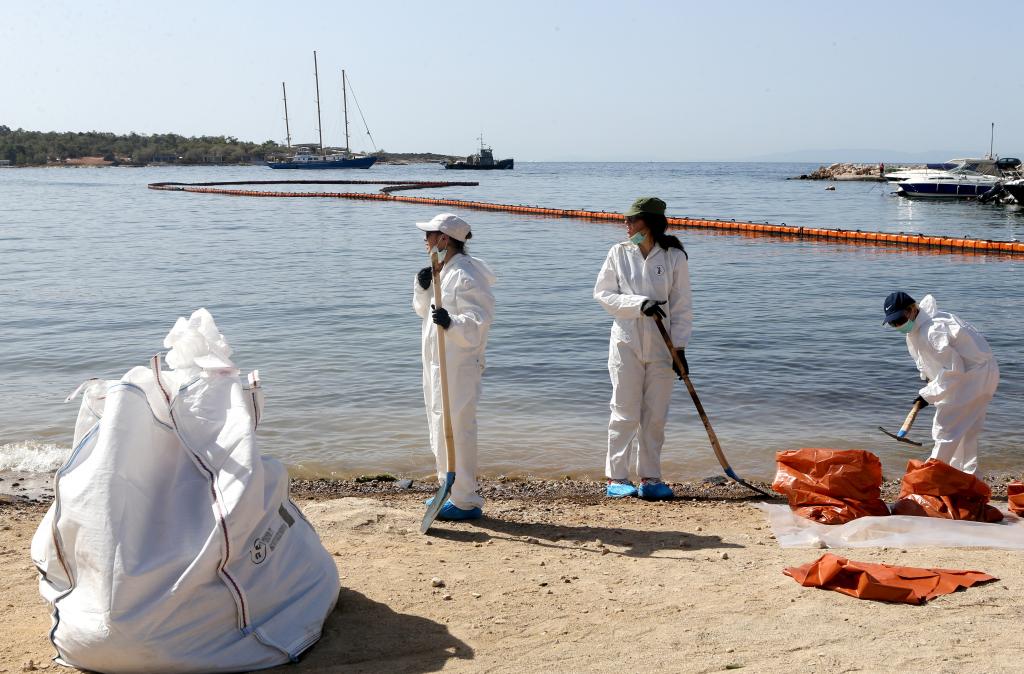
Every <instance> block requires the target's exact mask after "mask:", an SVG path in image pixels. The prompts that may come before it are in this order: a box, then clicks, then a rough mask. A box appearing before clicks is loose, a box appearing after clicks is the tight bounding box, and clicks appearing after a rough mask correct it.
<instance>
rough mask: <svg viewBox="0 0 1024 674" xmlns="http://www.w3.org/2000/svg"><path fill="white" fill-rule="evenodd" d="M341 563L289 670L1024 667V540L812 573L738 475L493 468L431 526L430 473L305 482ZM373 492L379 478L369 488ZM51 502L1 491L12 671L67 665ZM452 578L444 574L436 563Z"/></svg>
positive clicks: (3, 625)
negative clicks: (472, 508)
mask: <svg viewBox="0 0 1024 674" xmlns="http://www.w3.org/2000/svg"><path fill="white" fill-rule="evenodd" d="M293 491H294V492H295V497H296V502H297V503H298V504H299V505H300V506H301V507H302V509H303V511H304V512H305V513H306V514H307V516H308V517H309V518H310V520H311V521H312V522H313V524H314V525H315V526H316V527H317V530H318V531H319V533H320V535H321V537H322V539H323V541H324V544H325V546H326V547H327V549H328V550H329V551H331V552H332V553H333V554H334V556H335V559H336V560H337V564H338V571H339V574H340V576H341V583H342V592H341V597H340V601H339V603H338V607H337V609H336V610H335V611H334V613H333V615H332V616H331V617H330V618H329V619H328V621H327V624H326V629H325V633H324V637H323V639H322V640H321V641H320V643H319V644H317V646H316V647H314V648H313V649H312V650H311V651H310V652H309V653H308V654H307V655H306V656H305V658H304V659H303V660H302V661H301V662H300V663H299V664H298V665H294V666H287V667H282V668H279V669H278V670H273V671H281V672H328V671H351V672H397V671H402V672H432V671H452V672H498V671H511V670H515V671H541V670H549V671H550V670H552V669H554V670H557V671H595V672H619V671H622V669H623V667H627V668H650V669H654V670H661V671H673V672H719V671H725V670H732V669H743V670H745V671H752V672H793V671H799V672H888V671H906V672H925V671H928V672H961V671H965V670H974V671H983V672H1002V671H1015V669H1014V668H1015V667H1017V666H1018V664H1019V658H1020V655H1019V648H1018V639H1017V638H1016V636H1015V635H1016V634H1017V632H1018V630H1019V616H1020V615H1021V612H1022V610H1024V600H1022V599H1021V595H1022V591H1024V558H1022V557H1021V555H1019V554H1015V553H1009V552H1006V551H999V550H989V549H940V548H918V549H910V550H900V549H861V550H854V551H847V552H846V553H844V552H843V551H841V550H840V551H837V552H838V553H839V554H845V555H846V556H849V557H851V558H853V559H858V560H863V561H870V562H886V563H893V564H902V565H909V566H923V567H945V568H963V569H976V570H981V571H985V572H987V573H990V574H992V575H995V576H998V577H999V579H1000V580H999V581H997V582H993V583H989V584H986V585H982V586H978V587H975V588H971V589H969V590H966V591H963V592H958V593H955V594H952V595H947V596H944V597H939V598H937V599H935V600H933V601H932V602H930V603H929V604H927V605H925V606H909V605H890V604H882V603H877V602H868V601H861V600H857V599H852V598H849V597H846V596H843V595H840V594H838V593H834V592H827V591H822V590H815V589H807V588H803V587H801V586H799V585H798V584H797V583H796V582H794V581H793V580H792V579H790V578H788V577H786V576H784V575H783V574H782V569H783V568H784V567H786V566H792V565H797V564H803V563H805V562H809V561H812V560H813V559H816V558H817V557H818V556H819V555H820V553H821V551H820V550H810V549H807V550H795V549H785V550H784V549H781V548H779V547H778V545H777V544H776V542H775V540H774V538H773V536H772V533H771V530H770V528H769V527H768V524H767V522H766V520H765V518H764V515H763V514H762V513H761V512H760V511H758V510H756V509H755V508H754V507H752V505H751V504H752V503H753V501H750V500H747V499H746V498H745V496H741V495H740V492H739V491H737V490H736V489H733V488H732V487H729V486H721V485H714V484H701V483H697V484H689V485H676V491H677V493H678V494H685V495H686V497H684V498H679V499H677V500H675V501H673V502H668V503H647V502H643V501H638V500H635V499H632V500H629V501H625V502H607V501H605V500H603V499H602V498H601V497H600V486H599V485H597V484H594V483H585V482H574V483H571V484H562V483H560V482H551V481H549V482H543V481H515V482H511V481H510V482H506V483H503V482H500V481H497V482H490V483H488V485H487V486H486V487H485V490H484V491H485V492H486V493H489V500H488V508H487V512H486V517H485V518H484V519H482V520H480V521H477V522H475V523H458V524H453V523H437V524H436V525H435V527H434V528H433V529H432V530H431V533H430V535H427V536H422V535H420V534H419V530H418V525H419V521H420V518H421V516H422V513H423V505H422V497H423V494H424V493H427V492H428V491H429V485H425V484H420V483H416V484H415V486H414V487H413V489H411V490H402V489H399V488H396V487H394V486H393V485H379V484H375V483H370V484H354V483H344V484H340V485H334V486H332V485H331V484H330V483H319V484H317V483H302V482H299V483H296V485H295V486H294V489H293ZM359 492H365V493H359ZM44 512H45V504H42V503H35V504H31V503H21V504H7V505H0V522H2V524H0V560H2V563H0V591H2V596H3V599H2V600H0V601H2V602H3V605H4V611H3V612H2V613H0V647H2V654H0V672H23V671H33V670H35V669H39V670H50V671H56V670H59V669H63V668H60V667H58V666H57V665H55V664H53V663H52V662H51V660H50V658H51V656H52V655H53V650H52V648H51V646H50V644H49V642H48V640H47V636H46V635H47V630H48V629H49V626H50V619H49V615H48V612H47V609H46V606H45V605H44V604H43V602H42V600H41V599H40V597H39V594H38V592H37V588H36V583H37V574H36V571H35V568H34V567H33V565H32V563H31V560H30V558H29V541H30V539H31V536H32V534H33V532H34V530H35V527H36V525H37V523H38V521H39V519H40V518H41V517H42V515H43V513H44ZM435 578H437V579H440V581H441V582H442V583H443V584H442V586H440V587H435V586H434V584H433V583H432V580H433V579H435Z"/></svg>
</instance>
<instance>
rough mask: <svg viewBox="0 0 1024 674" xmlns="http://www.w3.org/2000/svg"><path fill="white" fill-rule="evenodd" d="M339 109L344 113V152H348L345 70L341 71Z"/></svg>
mask: <svg viewBox="0 0 1024 674" xmlns="http://www.w3.org/2000/svg"><path fill="white" fill-rule="evenodd" d="M341 108H342V110H343V111H344V113H345V152H348V151H349V150H348V94H347V93H346V91H345V69H344V68H342V69H341Z"/></svg>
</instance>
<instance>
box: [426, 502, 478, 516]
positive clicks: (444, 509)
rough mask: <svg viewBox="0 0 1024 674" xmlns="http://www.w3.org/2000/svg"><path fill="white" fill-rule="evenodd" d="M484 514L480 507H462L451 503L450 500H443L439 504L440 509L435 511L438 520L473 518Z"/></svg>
mask: <svg viewBox="0 0 1024 674" xmlns="http://www.w3.org/2000/svg"><path fill="white" fill-rule="evenodd" d="M483 514H484V511H483V510H481V509H480V508H468V509H463V508H460V507H458V506H457V505H455V504H454V503H452V502H451V501H447V502H445V504H444V505H443V506H441V511H440V512H438V513H437V519H439V520H475V519H480V517H482V516H483Z"/></svg>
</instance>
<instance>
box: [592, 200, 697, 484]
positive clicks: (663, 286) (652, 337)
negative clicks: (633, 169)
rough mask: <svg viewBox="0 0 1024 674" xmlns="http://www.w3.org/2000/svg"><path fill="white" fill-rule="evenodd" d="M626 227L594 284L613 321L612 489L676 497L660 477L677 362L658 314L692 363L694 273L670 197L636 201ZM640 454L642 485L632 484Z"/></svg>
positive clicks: (608, 463)
mask: <svg viewBox="0 0 1024 674" xmlns="http://www.w3.org/2000/svg"><path fill="white" fill-rule="evenodd" d="M625 225H626V233H627V234H628V235H629V240H628V241H624V242H622V243H617V244H615V245H614V246H612V248H611V250H610V251H608V256H607V257H606V258H605V261H604V264H603V265H602V266H601V271H600V273H598V275H597V283H596V284H595V285H594V299H596V300H597V301H598V303H600V304H601V306H602V307H604V308H605V310H606V311H607V312H608V313H609V314H611V315H612V317H613V318H614V321H613V322H612V330H611V340H610V342H609V346H608V372H609V374H610V375H611V380H612V399H611V404H610V407H611V418H610V420H609V422H608V456H607V459H606V462H605V474H606V475H607V477H608V485H607V488H606V494H607V496H608V497H610V498H622V497H627V496H639V497H641V498H644V499H649V500H664V499H669V498H672V489H671V488H670V487H669V486H668V485H666V484H665V483H664V482H663V481H662V479H661V447H662V444H664V441H665V421H666V419H667V417H668V406H669V401H670V400H671V398H672V386H673V382H674V377H673V370H675V365H674V364H673V361H672V355H671V354H670V353H669V351H668V349H667V348H666V347H665V342H664V340H663V339H662V337H661V333H660V332H658V326H657V325H656V324H655V322H654V320H653V319H652V317H653V316H660V317H661V318H662V320H663V322H664V323H665V327H666V329H667V330H668V332H669V335H670V336H671V337H672V343H673V345H674V346H675V347H676V350H677V351H678V353H679V355H680V356H681V360H682V362H683V367H687V365H686V357H685V347H686V344H687V342H688V341H689V339H690V330H691V322H692V318H693V316H692V314H693V311H692V299H691V294H690V272H689V267H688V263H687V255H686V251H685V250H684V249H683V244H682V243H680V241H679V239H677V238H676V237H674V236H671V235H669V234H666V233H665V229H666V228H667V227H668V221H667V220H666V219H665V202H664V201H662V200H661V199H659V198H657V197H641V198H639V199H637V200H636V201H634V202H633V205H632V206H631V207H630V208H629V210H627V211H626V213H625ZM677 374H679V375H680V376H682V375H681V373H678V372H677ZM634 453H635V454H636V472H637V477H639V478H640V486H639V489H638V488H637V487H636V486H634V485H633V483H632V482H630V481H629V464H630V458H631V455H632V454H634Z"/></svg>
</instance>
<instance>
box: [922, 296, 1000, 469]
mask: <svg viewBox="0 0 1024 674" xmlns="http://www.w3.org/2000/svg"><path fill="white" fill-rule="evenodd" d="M917 306H918V309H919V311H918V314H917V318H916V319H915V321H914V327H913V328H912V329H911V330H910V332H909V333H908V334H907V348H908V349H909V350H910V355H911V356H913V357H914V361H915V363H916V364H917V369H918V370H919V371H920V373H921V378H922V379H925V380H927V381H928V384H927V385H925V387H924V388H922V389H921V391H920V394H921V397H922V398H924V399H925V400H927V401H928V402H929V403H930V404H932V405H934V406H935V420H934V422H933V424H932V438H934V440H935V447H934V448H933V449H932V455H931V458H933V459H938V460H939V461H942V462H944V463H948V464H949V465H950V466H952V467H954V468H957V469H959V470H962V471H964V472H965V473H974V471H975V470H977V468H978V436H979V435H980V434H981V427H982V425H983V424H984V423H985V413H986V411H987V408H988V403H989V401H990V400H992V396H993V395H995V392H996V387H997V386H998V385H999V365H998V364H996V359H995V358H994V357H993V356H992V349H991V348H989V345H988V342H986V341H985V338H984V337H983V336H982V335H981V333H980V332H978V330H977V328H975V327H974V326H973V325H971V324H970V323H965V322H964V321H962V320H960V319H959V318H958V317H957V316H954V315H953V314H951V313H948V312H945V311H939V310H938V309H937V308H936V306H935V298H934V297H932V296H931V295H927V296H925V298H924V299H923V300H921V301H920V302H918V305H917Z"/></svg>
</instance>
